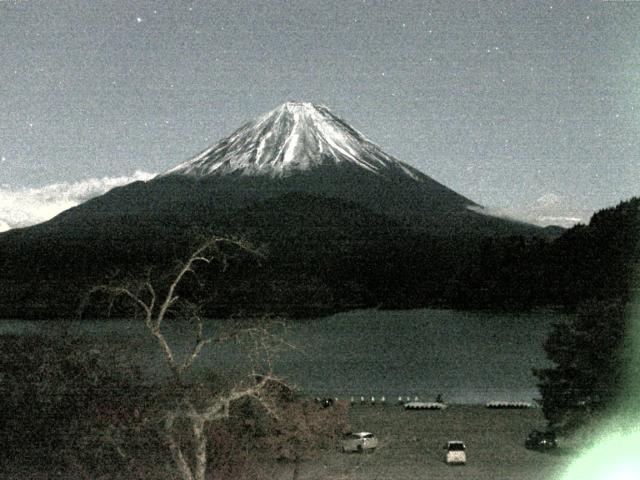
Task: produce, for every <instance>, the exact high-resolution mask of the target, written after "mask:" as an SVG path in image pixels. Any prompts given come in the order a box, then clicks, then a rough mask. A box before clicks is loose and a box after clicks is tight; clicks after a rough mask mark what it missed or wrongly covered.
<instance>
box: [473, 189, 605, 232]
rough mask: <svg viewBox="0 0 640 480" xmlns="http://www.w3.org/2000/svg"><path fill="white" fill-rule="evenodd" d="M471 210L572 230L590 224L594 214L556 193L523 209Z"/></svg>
mask: <svg viewBox="0 0 640 480" xmlns="http://www.w3.org/2000/svg"><path fill="white" fill-rule="evenodd" d="M469 209H470V210H473V211H474V212H478V213H482V214H483V215H490V216H492V217H499V218H506V219H509V220H516V221H519V222H526V223H532V224H534V225H539V226H541V227H546V226H549V225H558V226H560V227H564V228H570V227H572V226H574V225H576V224H578V223H588V222H589V219H590V218H591V215H592V214H593V212H592V211H591V210H586V209H584V208H579V207H576V206H575V205H573V204H572V202H570V201H568V200H567V199H565V198H563V197H561V196H560V195H556V194H555V193H545V194H544V195H542V196H541V197H540V198H538V199H537V200H536V201H535V202H533V203H532V204H530V205H526V206H522V207H517V206H516V207H507V208H495V207H486V208H485V207H469Z"/></svg>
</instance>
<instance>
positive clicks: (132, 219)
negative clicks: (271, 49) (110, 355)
mask: <svg viewBox="0 0 640 480" xmlns="http://www.w3.org/2000/svg"><path fill="white" fill-rule="evenodd" d="M469 207H474V209H475V208H477V205H476V204H475V203H474V202H472V201H471V200H469V199H467V198H465V197H464V196H462V195H459V194H458V193H456V192H454V191H453V190H451V189H449V188H447V187H446V186H444V185H442V184H440V183H438V182H436V181H435V180H433V179H431V178H429V177H428V176H426V175H424V174H423V173H421V172H419V171H418V170H416V169H414V168H412V167H410V166H408V165H406V164H404V163H402V162H401V161H399V160H396V159H395V158H393V157H392V156H390V155H387V154H385V153H384V152H383V151H382V150H381V149H380V148H379V147H377V146H375V145H374V144H372V143H371V142H369V141H368V140H366V139H365V138H364V137H363V136H362V135H361V134H360V133H358V132H357V131H355V130H354V129H352V128H351V127H349V125H348V124H346V123H345V122H344V121H342V120H340V119H338V118H337V117H335V116H334V115H333V114H331V113H330V112H329V111H328V110H327V109H326V108H325V107H320V106H316V105H311V104H298V103H288V104H285V105H282V106H281V107H279V108H277V109H275V110H274V111H272V112H269V113H268V114H266V115H264V116H263V117H260V118H259V119H257V120H255V121H253V122H249V123H247V124H246V125H244V126H243V127H241V128H240V129H239V130H237V131H236V132H235V133H233V134H232V135H231V136H229V137H227V138H225V139H223V140H221V141H220V142H219V143H218V144H216V145H215V146H213V147H212V148H210V149H208V150H205V151H204V152H202V153H201V154H200V155H198V156H196V157H195V158H193V159H192V160H189V161H187V162H185V163H182V164H180V165H178V166H176V167H174V168H172V169H170V170H168V171H167V172H165V173H164V174H162V175H159V176H158V177H156V178H154V179H152V180H150V181H147V182H135V183H132V184H130V185H126V186H123V187H119V188H115V189H113V190H111V191H109V192H107V193H106V194H105V195H102V196H100V197H97V198H94V199H92V200H90V201H88V202H86V203H84V204H81V205H79V206H77V207H75V208H72V209H70V210H67V211H65V212H63V213H61V214H60V215H58V216H57V217H55V218H53V219H52V220H50V221H48V222H45V223H43V224H40V225H35V226H32V227H29V228H25V229H20V230H14V231H9V232H6V233H4V234H0V269H2V272H3V277H2V278H1V279H0V287H1V288H2V291H3V293H4V295H3V297H2V299H0V315H2V316H5V317H6V316H14V317H28V316H36V317H42V316H44V317H47V316H68V315H70V314H72V313H73V311H75V309H76V308H77V305H78V303H79V302H80V299H81V298H82V297H83V295H84V293H85V292H86V291H87V290H88V289H89V288H90V287H91V286H92V285H95V284H97V283H102V282H103V281H105V280H104V279H105V277H106V276H107V275H113V274H115V275H127V274H128V275H132V276H136V275H139V274H140V272H143V271H145V270H146V269H147V267H148V266H153V267H154V269H155V271H162V270H166V269H167V268H171V266H173V265H174V262H175V259H178V258H184V256H185V254H186V252H187V251H188V248H189V245H190V243H191V242H192V241H193V235H194V231H202V230H208V231H210V232H215V233H216V234H219V235H240V236H244V237H247V238H249V239H250V240H254V241H256V242H258V243H265V244H267V247H268V248H269V250H270V260H269V262H268V264H267V265H266V266H265V269H264V270H263V271H262V273H258V272H256V271H255V270H254V269H253V268H247V269H245V270H244V271H241V272H238V273H237V275H236V277H234V279H232V283H234V284H235V285H242V287H238V288H239V290H233V289H232V290H230V291H227V292H226V293H225V295H224V298H225V299H226V303H227V307H228V311H232V310H233V307H234V306H235V307H239V306H242V308H244V309H245V310H247V311H253V310H257V311H264V310H266V311H273V309H274V308H276V306H275V303H277V311H279V312H282V313H291V311H287V307H286V305H287V304H290V305H292V307H291V309H293V310H295V312H296V314H303V313H304V312H305V311H306V312H319V311H332V310H337V309H342V308H351V307H353V306H372V305H379V304H385V305H394V306H397V307H414V306H421V305H427V304H443V302H445V303H446V300H443V299H445V298H451V297H452V293H451V292H454V291H457V290H459V289H458V287H457V286H456V278H457V277H458V275H459V274H460V272H461V271H462V270H463V269H464V268H465V265H466V264H468V263H469V262H470V261H471V258H472V256H473V255H474V252H475V249H474V248H473V245H475V244H477V243H478V242H479V241H480V240H481V239H482V238H484V237H488V236H510V235H516V234H522V235H527V236H546V234H545V231H544V230H543V229H541V228H538V227H534V226H531V225H526V224H520V223H516V222H510V221H507V220H503V219H499V218H494V217H489V216H485V215H482V214H480V213H478V212H475V211H471V210H470V208H469ZM465 252H466V253H465ZM274 282H275V284H277V285H278V286H277V288H275V287H273V285H274ZM234 288H235V287H234ZM283 292H288V294H287V295H284V294H283ZM219 298H220V297H218V299H219ZM277 298H280V299H281V300H279V301H276V300H275V299H277ZM313 299H315V300H313ZM274 302H275V303H274ZM312 304H313V305H314V306H313V307H312ZM211 306H212V309H211V310H210V311H211V312H214V311H215V308H213V305H211ZM218 306H220V305H218ZM227 307H225V308H227ZM305 309H306V310H305ZM225 311H227V310H225Z"/></svg>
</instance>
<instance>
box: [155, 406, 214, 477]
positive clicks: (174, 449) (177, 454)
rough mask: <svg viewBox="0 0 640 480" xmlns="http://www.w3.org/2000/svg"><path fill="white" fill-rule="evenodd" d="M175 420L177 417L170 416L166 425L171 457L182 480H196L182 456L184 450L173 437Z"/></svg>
mask: <svg viewBox="0 0 640 480" xmlns="http://www.w3.org/2000/svg"><path fill="white" fill-rule="evenodd" d="M174 420H175V417H174V416H173V415H168V416H167V420H166V421H165V425H164V427H165V434H166V435H167V440H168V442H169V450H171V456H172V457H173V463H174V464H175V466H176V468H177V469H178V473H179V474H180V477H181V478H182V480H195V479H194V477H193V473H192V472H191V468H189V464H187V461H186V459H185V458H184V455H183V454H182V449H181V448H180V445H179V444H178V441H177V440H176V438H175V437H174V435H173V422H174ZM203 478H204V477H203Z"/></svg>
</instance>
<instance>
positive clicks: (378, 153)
mask: <svg viewBox="0 0 640 480" xmlns="http://www.w3.org/2000/svg"><path fill="white" fill-rule="evenodd" d="M341 165H349V166H356V167H358V168H361V169H364V170H366V171H368V172H370V173H375V174H378V175H384V174H385V173H390V172H392V173H394V174H396V173H398V172H401V173H402V174H404V175H408V176H410V177H411V178H412V179H414V180H421V177H423V175H422V174H421V173H420V172H418V171H417V170H415V169H413V168H411V167H409V166H408V165H406V164H404V163H402V162H400V161H399V160H396V159H395V158H393V157H392V156H390V155H388V154H386V153H385V152H383V151H382V149H380V148H379V147H378V146H376V145H374V144H373V143H371V142H370V141H368V140H367V139H366V138H365V137H364V136H363V135H362V134H361V133H359V132H358V131H357V130H355V129H354V128H352V127H351V126H349V125H348V124H347V123H346V122H345V121H343V120H341V119H340V118H338V117H337V116H335V115H334V114H333V113H331V111H330V110H329V109H328V108H327V107H325V106H324V105H318V104H314V103H309V102H293V101H289V102H286V103H283V104H282V105H280V106H278V107H277V108H275V109H274V110H271V111H270V112H268V113H266V114H265V115H262V116H261V117H258V118H257V119H255V120H253V121H250V122H248V123H246V124H245V125H243V126H242V127H240V128H239V129H238V130H236V131H235V132H234V133H232V134H231V135H230V136H228V137H226V138H224V139H222V140H220V141H219V142H218V143H217V144H216V145H214V146H213V147H211V148H208V149H207V150H205V151H203V152H202V153H200V154H199V155H197V156H196V157H194V158H192V159H191V160H188V161H187V162H184V163H182V164H180V165H178V166H176V167H174V168H172V169H170V170H168V171H167V172H165V173H164V174H163V176H166V175H188V176H192V177H209V176H223V175H228V174H236V175H237V174H239V175H247V176H264V175H266V176H271V177H283V176H290V175H292V174H294V173H296V172H300V171H308V170H311V169H314V168H317V167H320V166H341Z"/></svg>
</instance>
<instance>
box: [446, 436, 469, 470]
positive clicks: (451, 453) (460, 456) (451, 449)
mask: <svg viewBox="0 0 640 480" xmlns="http://www.w3.org/2000/svg"><path fill="white" fill-rule="evenodd" d="M444 448H446V449H447V463H448V464H449V465H456V464H457V465H464V464H465V463H467V453H466V447H465V446H464V442H461V441H460V440H451V441H449V442H447V444H446V445H445V446H444Z"/></svg>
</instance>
